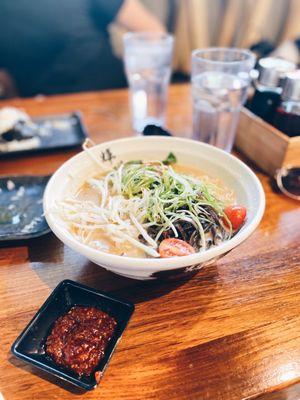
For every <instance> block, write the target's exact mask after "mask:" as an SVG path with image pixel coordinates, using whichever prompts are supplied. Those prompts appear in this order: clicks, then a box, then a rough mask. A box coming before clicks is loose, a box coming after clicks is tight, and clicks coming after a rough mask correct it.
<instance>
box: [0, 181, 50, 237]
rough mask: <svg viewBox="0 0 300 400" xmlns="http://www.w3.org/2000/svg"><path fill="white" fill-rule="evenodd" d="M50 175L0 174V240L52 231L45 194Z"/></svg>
mask: <svg viewBox="0 0 300 400" xmlns="http://www.w3.org/2000/svg"><path fill="white" fill-rule="evenodd" d="M49 178H50V177H49V176H31V175H23V176H21V175H19V176H0V242H3V241H4V242H5V241H11V240H25V239H32V238H35V237H38V236H41V235H45V234H46V233H48V232H50V228H49V226H48V224H47V222H46V219H45V217H44V210H43V195H44V190H45V187H46V185H47V182H48V180H49Z"/></svg>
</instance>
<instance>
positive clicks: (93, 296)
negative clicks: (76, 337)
mask: <svg viewBox="0 0 300 400" xmlns="http://www.w3.org/2000/svg"><path fill="white" fill-rule="evenodd" d="M75 305H83V306H94V307H97V308H99V309H100V310H102V311H104V312H106V313H107V314H109V315H111V316H112V317H114V318H115V319H116V321H117V327H116V331H115V334H114V336H113V338H112V339H111V341H110V342H109V344H108V347H107V348H106V351H105V356H104V358H103V359H102V360H101V361H100V364H99V366H98V368H97V370H99V371H101V372H102V374H103V372H104V370H105V368H106V367H107V365H108V363H109V360H110V358H111V356H112V354H113V352H114V350H115V347H116V345H117V344H118V341H119V340H120V338H121V336H122V334H123V332H124V330H125V328H126V325H127V323H128V321H129V320H130V317H131V315H132V313H133V311H134V305H133V304H132V303H129V302H125V301H123V300H120V299H118V298H115V297H111V296H110V295H108V294H105V293H102V292H100V291H98V290H95V289H92V288H89V287H87V286H84V285H81V284H79V283H76V282H73V281H70V280H64V281H62V282H61V283H60V284H59V285H58V286H57V287H56V288H55V289H54V291H53V292H52V294H51V295H50V296H49V297H48V299H47V300H46V302H45V303H44V304H43V305H42V307H41V308H40V309H39V311H38V312H37V313H36V315H35V316H34V318H33V319H32V320H31V321H30V323H29V324H28V325H27V327H26V328H25V329H24V331H23V332H22V333H21V335H20V336H19V337H18V338H17V339H16V341H15V342H14V344H13V345H12V348H11V351H12V353H13V354H14V355H15V356H16V357H18V358H20V359H22V360H24V361H26V362H28V363H30V364H33V365H35V366H36V367H38V368H40V369H42V370H44V371H47V372H49V373H50V374H53V375H55V376H57V377H59V378H61V379H64V380H65V381H68V382H70V383H72V384H74V385H76V386H79V387H80V388H82V389H84V390H91V389H94V388H95V387H96V386H97V382H96V379H95V377H94V374H92V375H91V376H89V377H85V376H82V377H78V375H77V374H75V373H73V372H70V371H68V370H66V369H64V368H62V367H60V366H58V365H56V364H55V363H54V362H53V361H52V360H51V358H50V357H49V356H48V355H47V354H45V350H44V344H45V341H46V338H47V336H48V335H49V333H50V331H51V328H52V325H53V323H54V322H55V321H56V320H57V318H59V317H60V316H62V315H64V314H66V313H67V312H68V311H69V310H70V308H71V307H73V306H75ZM102 374H101V375H102Z"/></svg>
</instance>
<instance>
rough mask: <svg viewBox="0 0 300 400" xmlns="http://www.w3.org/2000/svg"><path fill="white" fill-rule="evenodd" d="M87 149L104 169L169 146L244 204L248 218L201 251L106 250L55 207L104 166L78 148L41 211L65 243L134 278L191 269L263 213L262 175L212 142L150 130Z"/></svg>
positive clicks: (158, 155) (225, 248) (220, 251)
mask: <svg viewBox="0 0 300 400" xmlns="http://www.w3.org/2000/svg"><path fill="white" fill-rule="evenodd" d="M89 151H90V152H91V155H92V156H94V157H95V158H96V159H97V160H98V161H99V162H100V164H101V165H102V166H103V171H109V170H111V169H112V167H113V166H114V165H116V164H118V163H119V162H120V161H129V160H136V159H138V160H143V161H150V160H163V159H165V158H166V157H167V155H168V154H169V152H170V151H172V152H173V153H174V154H175V156H176V157H177V162H178V163H179V164H181V165H185V166H193V167H196V168H199V169H200V170H201V171H203V172H204V173H207V174H208V175H210V176H212V177H216V178H219V179H220V180H221V181H222V182H223V183H224V184H225V185H226V186H227V187H228V188H230V189H233V190H234V191H235V193H236V196H237V203H238V204H241V205H244V206H245V207H246V208H247V220H246V223H245V224H244V225H243V227H242V229H241V230H240V231H239V232H238V233H237V234H236V235H235V236H234V237H233V238H232V239H230V240H228V241H226V242H223V243H221V244H219V245H218V246H215V247H211V248H210V249H208V250H206V251H203V252H198V253H195V254H191V255H188V256H184V257H173V258H134V257H127V256H118V255H114V254H109V253H105V252H103V251H100V250H97V249H94V248H91V247H89V246H87V245H85V244H83V243H81V242H79V241H78V240H77V239H76V238H75V237H74V236H73V235H72V234H71V233H70V232H69V230H68V228H67V225H66V224H65V222H64V221H63V220H61V218H60V216H59V214H58V213H57V212H55V204H56V202H57V201H59V200H62V199H64V198H65V197H67V196H69V195H70V194H74V193H75V192H76V191H77V190H78V188H79V187H80V186H82V184H83V183H84V181H85V180H86V179H87V178H89V177H90V176H92V175H95V174H96V173H98V174H99V173H100V172H102V171H100V167H99V165H97V163H96V162H94V161H93V159H92V157H90V156H89V155H88V154H87V153H86V152H81V153H79V154H77V155H76V156H74V157H72V158H71V159H70V160H68V161H67V162H65V163H64V164H63V165H62V166H61V167H60V168H59V169H58V170H57V171H56V172H55V173H54V175H53V176H52V177H51V179H50V180H49V182H48V185H47V187H46V190H45V194H44V211H45V216H46V219H47V222H48V224H49V226H50V228H51V229H52V231H53V232H54V233H55V235H56V236H57V237H58V238H59V239H60V240H61V241H62V242H63V243H65V244H66V245H67V246H69V247H71V248H72V249H73V250H75V251H76V252H78V253H80V254H83V255H84V256H85V257H87V258H88V259H89V260H91V261H93V262H94V263H95V264H98V265H100V266H102V267H104V268H106V269H107V270H110V271H113V272H115V273H116V274H119V275H123V276H126V277H130V278H135V279H154V278H157V277H160V276H161V277H164V276H168V275H179V274H181V273H190V272H192V271H194V270H197V269H199V268H201V267H203V266H204V265H207V264H208V263H211V262H213V261H214V260H216V259H217V258H219V257H221V256H223V255H225V254H226V253H228V252H229V251H230V250H232V249H233V248H234V247H236V246H237V245H239V244H240V243H242V242H243V241H244V240H245V239H247V237H248V236H249V235H250V234H251V233H252V232H253V231H254V230H255V228H256V227H257V226H258V224H259V222H260V220H261V219H262V216H263V213H264V208H265V195H264V191H263V188H262V186H261V183H260V181H259V180H258V178H257V177H256V175H255V174H254V173H253V172H252V171H251V169H250V168H249V167H247V166H246V165H245V164H244V163H243V162H242V161H240V160H239V159H237V158H236V157H234V156H232V155H230V154H228V153H226V152H225V151H223V150H220V149H218V148H216V147H213V146H210V145H208V144H205V143H201V142H196V141H193V140H188V139H181V138H170V137H160V136H150V137H130V138H126V139H120V140H114V141H111V142H105V143H101V144H99V145H97V146H94V147H93V148H91V149H90V150H89Z"/></svg>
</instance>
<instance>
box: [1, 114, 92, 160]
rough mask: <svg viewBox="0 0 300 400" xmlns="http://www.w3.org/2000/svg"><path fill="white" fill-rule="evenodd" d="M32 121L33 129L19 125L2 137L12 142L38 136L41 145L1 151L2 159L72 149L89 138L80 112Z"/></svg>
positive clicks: (47, 116)
mask: <svg viewBox="0 0 300 400" xmlns="http://www.w3.org/2000/svg"><path fill="white" fill-rule="evenodd" d="M32 121H33V122H34V124H35V125H34V127H33V128H31V127H30V126H29V127H28V126H26V124H21V123H19V124H17V126H16V127H15V128H14V129H13V130H11V131H9V132H7V133H6V134H4V135H2V137H3V138H4V139H5V138H6V139H7V141H10V140H12V139H16V140H21V139H23V140H24V139H26V138H32V137H35V136H37V137H38V138H39V140H40V142H39V145H38V146H37V147H34V148H27V149H21V148H20V149H18V150H16V149H14V150H9V151H0V157H1V158H6V157H8V156H9V157H10V156H12V155H25V154H35V153H44V152H49V151H56V150H61V149H72V148H75V147H78V146H81V145H82V143H83V142H84V140H85V139H86V137H87V132H86V129H85V127H84V125H83V123H82V120H81V116H80V113H79V112H73V113H67V114H58V115H46V116H43V117H38V118H33V119H32Z"/></svg>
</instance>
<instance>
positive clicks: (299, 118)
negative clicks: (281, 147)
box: [273, 107, 300, 137]
mask: <svg viewBox="0 0 300 400" xmlns="http://www.w3.org/2000/svg"><path fill="white" fill-rule="evenodd" d="M273 124H274V126H275V127H276V128H277V129H279V130H280V131H281V132H284V133H285V134H286V135H288V136H290V137H294V136H300V112H298V113H296V112H289V111H287V110H285V109H283V108H282V107H279V108H278V109H277V111H276V114H275V117H274V122H273Z"/></svg>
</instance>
